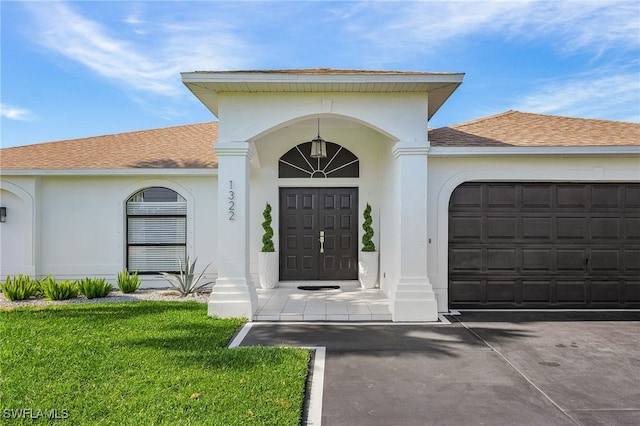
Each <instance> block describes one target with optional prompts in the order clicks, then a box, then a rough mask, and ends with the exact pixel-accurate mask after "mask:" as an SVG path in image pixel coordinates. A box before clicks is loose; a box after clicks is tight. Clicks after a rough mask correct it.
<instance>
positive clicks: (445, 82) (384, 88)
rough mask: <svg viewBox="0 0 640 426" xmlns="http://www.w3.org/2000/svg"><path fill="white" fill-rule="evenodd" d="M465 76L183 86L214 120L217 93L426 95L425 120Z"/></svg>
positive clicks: (334, 75) (350, 74) (321, 75)
mask: <svg viewBox="0 0 640 426" xmlns="http://www.w3.org/2000/svg"><path fill="white" fill-rule="evenodd" d="M463 78H464V73H446V72H423V71H373V70H353V69H334V68H305V69H289V70H287V69H285V70H253V71H251V70H249V71H195V72H183V73H182V82H183V83H184V84H185V85H186V86H187V88H189V90H191V92H192V93H193V94H194V95H195V96H196V97H197V98H198V99H199V100H200V102H202V103H203V104H204V105H205V106H206V107H207V108H208V109H209V110H210V111H211V112H212V113H213V114H214V115H215V116H218V113H219V111H218V109H219V105H218V94H219V93H225V92H226V93H229V92H233V93H258V92H259V93H291V92H295V93H309V92H316V93H423V94H424V93H428V94H429V103H428V111H427V115H428V117H427V118H428V119H431V117H432V116H433V115H434V114H435V113H436V111H438V109H439V108H440V107H441V106H442V105H443V104H444V103H445V101H446V100H447V99H448V98H449V96H451V94H452V93H453V92H454V91H455V90H456V89H457V88H458V86H460V84H461V83H462V79H463Z"/></svg>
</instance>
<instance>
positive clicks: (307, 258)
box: [280, 188, 358, 281]
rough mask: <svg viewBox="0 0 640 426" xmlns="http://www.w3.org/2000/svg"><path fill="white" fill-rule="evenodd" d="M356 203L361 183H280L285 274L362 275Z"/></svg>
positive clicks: (329, 277)
mask: <svg viewBox="0 0 640 426" xmlns="http://www.w3.org/2000/svg"><path fill="white" fill-rule="evenodd" d="M357 209H358V188H280V279H281V280H282V281H287V280H355V279H357V278H358V269H357V264H358V241H357V239H358V211H357ZM321 236H322V237H323V240H324V242H321V241H320V237H321Z"/></svg>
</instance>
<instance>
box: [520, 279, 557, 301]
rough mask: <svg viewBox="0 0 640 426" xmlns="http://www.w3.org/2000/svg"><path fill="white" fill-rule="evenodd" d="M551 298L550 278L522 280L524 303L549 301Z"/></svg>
mask: <svg viewBox="0 0 640 426" xmlns="http://www.w3.org/2000/svg"><path fill="white" fill-rule="evenodd" d="M550 300H551V282H550V281H549V280H540V281H528V280H523V281H522V303H525V304H526V303H548V302H549V301H550Z"/></svg>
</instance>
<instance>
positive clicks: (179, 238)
mask: <svg viewBox="0 0 640 426" xmlns="http://www.w3.org/2000/svg"><path fill="white" fill-rule="evenodd" d="M186 254H187V202H186V200H185V199H184V198H182V196H180V194H178V193H177V192H175V191H172V190H170V189H167V188H160V187H153V188H147V189H144V190H142V191H139V192H137V193H135V194H134V195H133V196H132V197H131V198H129V200H127V269H128V270H129V271H132V272H133V271H138V272H140V273H157V272H177V271H179V270H180V266H179V261H178V258H180V259H183V260H184V258H185V256H186Z"/></svg>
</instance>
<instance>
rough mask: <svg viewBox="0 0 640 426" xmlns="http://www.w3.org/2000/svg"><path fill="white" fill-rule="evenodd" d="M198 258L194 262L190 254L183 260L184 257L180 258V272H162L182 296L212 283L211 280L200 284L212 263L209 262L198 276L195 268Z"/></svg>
mask: <svg viewBox="0 0 640 426" xmlns="http://www.w3.org/2000/svg"><path fill="white" fill-rule="evenodd" d="M197 260H198V258H195V259H194V260H193V262H191V259H189V256H187V258H186V259H185V260H184V263H183V262H182V259H180V258H178V262H180V273H179V274H171V273H168V272H160V274H162V276H163V277H164V278H165V279H166V280H167V281H169V284H171V287H173V288H174V289H175V290H176V291H178V292H179V293H180V295H181V296H188V295H190V294H193V293H195V292H196V291H198V290H200V289H201V288H202V287H204V286H206V285H207V284H211V281H210V282H206V283H204V284H200V280H201V279H202V277H203V276H204V273H205V271H206V270H207V268H208V267H209V266H211V264H208V265H207V266H205V267H204V269H203V270H202V272H201V273H200V275H198V277H197V278H196V275H195V270H196V261H197Z"/></svg>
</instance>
